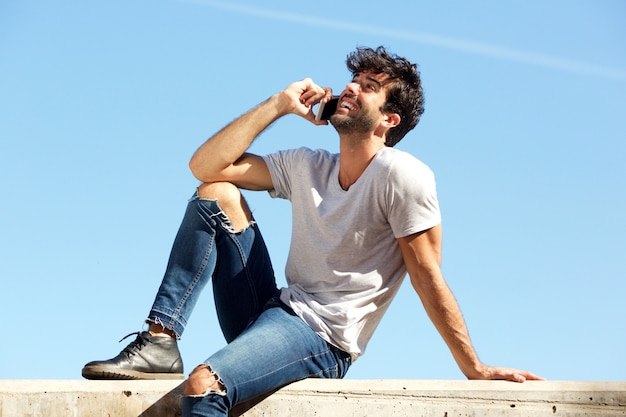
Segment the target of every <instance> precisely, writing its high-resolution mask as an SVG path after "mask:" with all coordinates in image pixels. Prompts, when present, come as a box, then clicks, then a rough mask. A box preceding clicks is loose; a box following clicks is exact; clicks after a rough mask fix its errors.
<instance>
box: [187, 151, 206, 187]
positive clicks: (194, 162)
mask: <svg viewBox="0 0 626 417" xmlns="http://www.w3.org/2000/svg"><path fill="white" fill-rule="evenodd" d="M189 170H190V171H191V173H192V174H193V176H194V177H196V178H197V179H198V180H200V181H202V182H211V179H210V176H209V174H208V173H207V172H206V167H203V165H202V164H201V163H200V161H199V158H197V157H196V156H195V155H194V156H192V157H191V159H190V160H189Z"/></svg>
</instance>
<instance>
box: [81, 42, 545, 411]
mask: <svg viewBox="0 0 626 417" xmlns="http://www.w3.org/2000/svg"><path fill="white" fill-rule="evenodd" d="M347 65H348V69H349V70H350V72H351V73H352V76H353V78H352V81H351V82H350V83H348V84H347V86H346V88H345V89H344V90H343V91H342V92H341V94H340V96H339V102H338V105H337V109H336V111H335V113H334V114H333V115H332V116H331V117H330V123H331V124H332V125H333V126H334V127H335V129H336V131H337V132H338V134H339V140H340V153H339V154H331V153H328V152H326V151H322V150H317V151H313V150H310V149H307V148H300V149H295V150H289V151H282V152H277V153H274V154H271V155H267V156H265V157H261V156H257V155H253V154H249V153H246V151H247V149H248V148H249V147H250V145H251V144H252V142H253V141H254V140H255V139H256V138H257V137H258V136H259V135H260V134H261V133H262V132H263V131H264V130H265V129H266V128H267V127H268V126H270V125H271V124H272V123H274V122H275V121H276V120H278V119H279V118H281V117H282V116H285V115H287V114H297V115H299V116H302V117H303V118H305V119H306V120H308V121H310V122H312V123H314V124H317V125H324V124H328V122H327V121H323V120H322V121H317V120H315V115H314V113H313V110H312V109H313V106H314V105H316V104H320V103H326V102H328V101H329V100H330V99H331V97H332V91H331V90H330V89H329V88H322V87H320V86H318V85H316V84H315V83H314V82H313V81H312V80H311V79H305V80H302V81H299V82H295V83H293V84H291V85H289V86H288V87H287V88H286V89H285V90H283V91H281V92H280V93H278V94H276V95H274V96H272V97H271V98H269V99H268V100H267V101H265V102H263V103H262V104H260V105H259V106H258V107H256V108H254V109H252V110H251V111H249V112H248V113H246V114H244V115H243V116H241V117H239V118H238V119H236V120H235V121H233V122H232V123H230V124H229V125H227V126H226V127H225V128H223V129H222V130H221V131H219V132H218V133H216V134H215V135H214V136H213V137H212V138H210V139H209V140H208V141H207V142H205V143H204V144H203V145H202V146H201V147H200V148H199V149H198V150H197V151H196V153H195V154H194V156H193V158H192V159H191V162H190V168H191V170H192V172H193V173H194V175H195V176H196V177H197V178H198V179H199V180H200V181H202V185H200V186H199V187H198V190H197V193H196V194H195V195H194V197H193V198H192V199H191V200H190V202H189V206H188V208H187V212H186V213H185V217H184V219H183V222H182V224H181V228H180V230H179V232H178V235H177V237H176V240H175V242H174V245H173V248H172V253H171V257H170V261H169V263H168V266H167V270H166V273H165V276H164V278H163V282H162V284H161V287H160V289H159V291H158V293H157V296H156V299H155V302H154V304H153V306H152V309H151V311H150V314H149V315H148V319H147V322H148V323H149V331H148V332H142V333H140V334H138V337H137V339H136V340H135V341H134V342H132V343H131V344H130V345H129V346H128V347H127V348H125V349H124V350H123V351H122V352H121V353H120V354H119V355H118V356H116V357H115V358H113V359H110V360H107V361H96V362H90V363H89V364H87V365H85V367H84V368H83V376H85V377H86V378H94V379H98V378H100V379H102V378H114V379H115V378H119V379H141V378H152V379H153V378H172V377H173V378H182V361H181V359H180V354H179V353H178V348H177V346H176V340H177V339H178V338H179V337H180V336H181V335H182V333H183V331H184V328H185V325H186V322H187V319H188V317H189V315H190V314H191V311H192V310H193V307H194V305H195V302H196V300H197V297H198V294H199V293H200V292H201V290H202V288H203V287H204V285H206V283H208V281H209V280H211V279H212V283H213V288H214V294H215V303H216V309H217V314H218V319H219V322H220V326H221V329H222V332H223V334H224V336H225V338H226V340H227V341H228V342H229V343H228V345H227V346H226V347H224V348H223V349H221V350H220V351H219V352H217V353H215V354H214V355H212V356H211V357H210V358H209V359H207V361H206V362H205V363H204V364H201V365H199V366H198V367H196V368H195V369H194V371H193V372H192V373H191V375H190V376H189V379H188V381H187V382H186V384H185V389H184V399H183V410H184V413H186V414H192V413H193V414H194V415H207V416H208V415H227V413H228V410H229V409H231V408H232V407H233V406H234V405H236V404H237V403H240V402H242V401H246V400H248V399H251V398H254V397H256V396H258V395H261V394H264V393H267V392H271V391H272V390H274V389H276V388H278V387H281V386H283V385H285V384H288V383H290V382H293V381H296V380H299V379H303V378H308V377H322V378H342V377H343V376H344V375H345V373H346V371H347V369H348V368H349V366H350V365H351V363H352V362H353V361H354V360H356V359H357V358H358V357H359V356H360V355H361V354H362V353H363V352H364V350H365V347H366V345H367V342H368V341H369V339H370V337H371V336H372V334H373V332H374V329H375V328H376V326H377V325H378V323H379V321H380V319H381V318H382V315H383V313H384V312H385V311H386V309H387V307H388V306H389V304H390V302H391V300H392V298H393V297H394V295H395V294H396V292H397V291H398V289H399V287H400V284H401V281H402V279H403V278H404V276H405V275H406V274H407V272H408V275H409V277H410V280H411V283H412V285H413V287H414V289H415V291H416V292H417V294H418V296H419V297H420V299H421V301H422V303H423V305H424V307H425V309H426V312H427V313H428V315H429V317H430V319H431V320H432V322H433V324H434V325H435V326H436V328H437V330H438V331H439V333H440V334H441V336H442V337H443V339H444V340H445V342H446V344H447V346H448V347H449V349H450V351H451V353H452V355H453V357H454V359H455V360H456V362H457V364H458V366H459V368H460V369H461V371H462V372H463V373H464V374H465V376H466V377H467V378H469V379H507V380H512V381H518V382H523V381H525V380H527V379H541V378H540V377H537V376H536V375H533V374H532V373H530V372H526V371H521V370H517V369H512V368H501V367H493V366H487V365H484V364H483V363H482V362H481V361H480V360H479V359H478V357H477V355H476V352H475V351H474V348H473V347H472V343H471V341H470V338H469V335H468V331H467V329H466V326H465V323H464V320H463V317H462V315H461V312H460V309H459V307H458V305H457V303H456V301H455V299H454V296H453V295H452V293H451V291H450V290H449V288H448V286H447V284H446V282H445V280H444V278H443V276H442V274H441V269H440V263H441V218H440V213H439V207H438V202H437V197H436V190H435V180H434V176H433V174H432V172H431V171H430V170H429V168H428V167H427V166H426V165H424V164H423V163H421V162H420V161H419V160H417V159H415V158H414V157H412V156H411V155H409V154H407V153H405V152H401V151H398V150H396V149H393V148H392V147H393V145H395V144H396V143H397V142H398V141H399V140H401V139H402V137H403V136H404V135H405V134H406V133H407V132H408V131H410V130H411V129H413V127H415V125H416V124H417V122H418V121H419V118H420V116H421V114H422V113H423V96H422V88H421V81H420V78H419V72H418V71H417V66H416V65H414V64H411V63H410V62H409V61H408V60H406V59H404V58H401V57H398V56H396V55H393V54H390V53H388V52H387V51H386V50H385V49H384V48H383V47H379V48H377V49H375V50H374V49H370V48H358V49H357V50H356V51H354V52H353V53H351V54H349V55H348V59H347ZM240 188H243V189H249V190H266V191H269V192H270V193H271V195H272V196H274V197H280V198H286V199H289V200H290V201H291V203H292V206H293V234H292V240H291V248H290V252H289V258H288V261H287V266H286V278H287V283H288V286H287V288H283V289H281V290H277V288H276V282H275V279H274V271H273V269H272V265H271V263H270V260H269V255H268V253H267V249H266V247H265V244H264V242H263V239H262V237H261V234H260V231H259V228H258V225H257V224H256V223H255V221H254V219H253V217H252V214H251V211H250V209H249V208H248V206H247V204H246V202H245V200H244V199H243V197H242V195H241V193H240V191H239V189H240Z"/></svg>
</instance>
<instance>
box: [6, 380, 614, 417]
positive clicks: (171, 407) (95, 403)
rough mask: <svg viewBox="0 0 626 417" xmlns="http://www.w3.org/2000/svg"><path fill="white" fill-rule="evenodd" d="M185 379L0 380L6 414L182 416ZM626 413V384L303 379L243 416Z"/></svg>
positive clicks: (244, 408) (245, 409)
mask: <svg viewBox="0 0 626 417" xmlns="http://www.w3.org/2000/svg"><path fill="white" fill-rule="evenodd" d="M181 392H182V383H181V381H86V380H82V381H38V380H35V381H27V380H15V381H10V380H4V381H0V416H2V417H22V416H23V417H26V416H28V417H31V416H32V417H35V416H37V417H39V416H46V417H55V416H63V417H66V416H68V417H74V416H76V417H117V416H151V417H162V416H163V417H164V416H168V417H169V416H180V415H181V414H180V396H181ZM409 415H410V416H423V417H431V416H432V417H435V416H436V417H453V416H484V417H492V416H511V417H517V416H527V417H542V416H626V382H575V381H529V382H526V383H524V384H516V383H512V382H504V381H419V380H408V381H404V380H371V381H360V380H339V381H338V380H314V379H310V380H306V381H301V382H297V383H294V384H291V385H289V386H287V387H285V388H283V389H281V390H279V391H277V392H275V393H274V394H272V395H271V396H269V397H267V398H265V399H257V400H256V401H253V402H250V403H248V404H242V405H241V406H239V407H238V408H237V409H236V410H235V412H233V413H231V416H238V417H260V416H263V417H273V416H276V417H278V416H289V417H293V416H297V417H309V416H310V417H313V416H316V417H333V416H340V417H357V416H358V417H363V416H377V417H391V416H409Z"/></svg>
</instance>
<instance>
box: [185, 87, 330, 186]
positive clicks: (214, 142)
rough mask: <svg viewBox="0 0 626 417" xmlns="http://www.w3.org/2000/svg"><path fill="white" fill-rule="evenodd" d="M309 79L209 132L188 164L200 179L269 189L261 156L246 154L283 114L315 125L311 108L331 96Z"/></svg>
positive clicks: (270, 183) (269, 184)
mask: <svg viewBox="0 0 626 417" xmlns="http://www.w3.org/2000/svg"><path fill="white" fill-rule="evenodd" d="M331 96H332V92H331V91H330V89H324V88H322V87H320V86H318V85H316V84H314V83H313V81H312V80H311V79H309V78H307V79H304V80H302V81H298V82H295V83H293V84H291V85H290V86H289V87H287V88H286V89H285V90H283V91H281V92H280V93H278V94H275V95H273V96H272V97H270V98H269V99H267V100H266V101H265V102H263V103H261V104H260V105H259V106H257V107H256V108H254V109H252V110H250V111H249V112H247V113H246V114H244V115H243V116H241V117H239V118H237V119H236V120H234V121H233V122H231V123H230V124H228V125H227V126H226V127H224V128H223V129H222V130H220V131H219V132H217V133H216V134H215V135H213V136H212V137H211V138H210V139H209V140H207V141H206V142H205V143H204V144H203V145H202V146H200V148H199V149H198V150H197V151H196V152H195V154H194V155H193V157H192V158H191V161H190V162H189V167H190V168H191V171H192V172H193V174H194V176H195V177H196V178H198V179H199V180H200V181H202V182H218V181H228V182H232V183H233V184H235V185H237V186H238V187H241V188H246V189H251V190H270V189H272V188H273V185H272V180H271V177H270V174H269V171H268V169H267V166H266V165H265V162H264V161H263V159H262V158H261V157H259V156H257V155H253V154H249V153H246V151H247V149H248V148H249V147H250V145H251V144H252V142H253V141H254V139H256V137H257V136H259V135H260V134H261V133H262V132H263V131H264V130H265V129H267V127H268V126H270V125H271V124H272V123H274V122H275V121H276V120H278V119H279V118H280V117H282V116H285V115H287V114H297V115H300V116H302V117H304V118H305V119H307V120H309V121H311V122H312V123H315V124H328V122H326V121H319V122H317V121H315V116H314V114H313V111H312V107H313V106H314V105H315V104H317V103H319V102H320V101H327V100H329V99H330V98H331Z"/></svg>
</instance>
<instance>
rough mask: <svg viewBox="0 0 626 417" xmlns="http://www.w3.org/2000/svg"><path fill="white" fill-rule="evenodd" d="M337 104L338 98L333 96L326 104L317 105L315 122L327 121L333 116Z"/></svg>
mask: <svg viewBox="0 0 626 417" xmlns="http://www.w3.org/2000/svg"><path fill="white" fill-rule="evenodd" d="M338 103H339V96H333V98H331V99H330V100H328V102H327V103H322V104H320V105H319V108H318V109H317V114H316V115H315V120H317V121H320V120H328V119H330V116H332V115H333V114H335V110H337V104H338Z"/></svg>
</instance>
